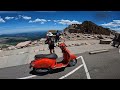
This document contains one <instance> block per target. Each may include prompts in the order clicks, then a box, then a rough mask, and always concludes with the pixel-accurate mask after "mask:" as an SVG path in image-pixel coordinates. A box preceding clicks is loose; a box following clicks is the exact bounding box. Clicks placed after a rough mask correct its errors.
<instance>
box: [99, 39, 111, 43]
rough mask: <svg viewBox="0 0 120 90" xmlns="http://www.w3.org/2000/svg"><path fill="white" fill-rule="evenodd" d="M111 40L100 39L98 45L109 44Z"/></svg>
mask: <svg viewBox="0 0 120 90" xmlns="http://www.w3.org/2000/svg"><path fill="white" fill-rule="evenodd" d="M111 41H112V40H110V39H101V40H100V44H110V43H111Z"/></svg>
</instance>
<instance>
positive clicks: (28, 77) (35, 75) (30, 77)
mask: <svg viewBox="0 0 120 90" xmlns="http://www.w3.org/2000/svg"><path fill="white" fill-rule="evenodd" d="M36 76H37V75H31V76H27V77H22V78H17V79H29V78H33V77H36Z"/></svg>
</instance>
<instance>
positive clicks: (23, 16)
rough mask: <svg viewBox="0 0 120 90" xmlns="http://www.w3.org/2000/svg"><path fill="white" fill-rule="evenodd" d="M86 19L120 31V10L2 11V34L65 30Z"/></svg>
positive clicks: (0, 25)
mask: <svg viewBox="0 0 120 90" xmlns="http://www.w3.org/2000/svg"><path fill="white" fill-rule="evenodd" d="M86 20H87V21H92V22H93V23H95V24H97V25H99V26H103V27H105V28H110V29H111V30H116V31H118V32H120V11H0V34H10V33H22V32H32V31H43V30H63V29H64V28H66V27H67V26H68V25H70V24H81V23H82V22H84V21H86Z"/></svg>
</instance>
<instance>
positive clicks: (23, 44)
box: [15, 41, 31, 48]
mask: <svg viewBox="0 0 120 90" xmlns="http://www.w3.org/2000/svg"><path fill="white" fill-rule="evenodd" d="M30 43H31V41H25V42H21V43H18V44H17V45H16V46H15V47H16V48H23V47H26V46H29V44H30Z"/></svg>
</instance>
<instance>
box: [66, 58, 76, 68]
mask: <svg viewBox="0 0 120 90" xmlns="http://www.w3.org/2000/svg"><path fill="white" fill-rule="evenodd" d="M76 64H77V59H73V60H70V62H69V64H68V66H70V67H72V66H75V65H76Z"/></svg>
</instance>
